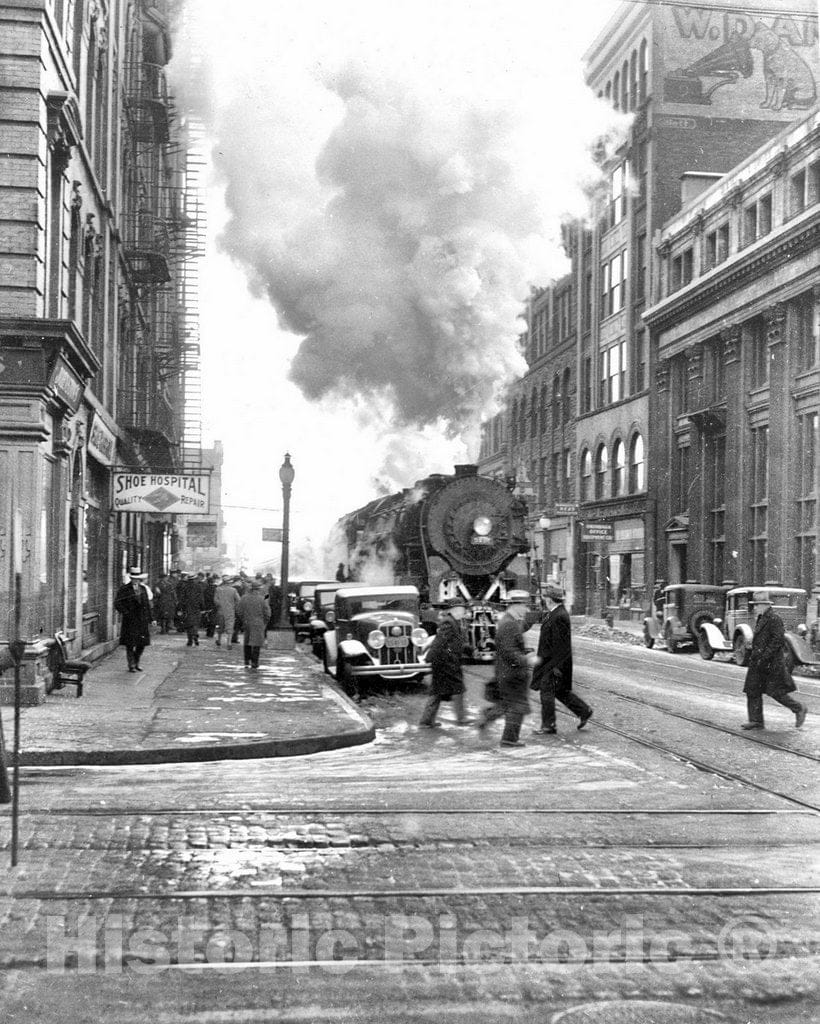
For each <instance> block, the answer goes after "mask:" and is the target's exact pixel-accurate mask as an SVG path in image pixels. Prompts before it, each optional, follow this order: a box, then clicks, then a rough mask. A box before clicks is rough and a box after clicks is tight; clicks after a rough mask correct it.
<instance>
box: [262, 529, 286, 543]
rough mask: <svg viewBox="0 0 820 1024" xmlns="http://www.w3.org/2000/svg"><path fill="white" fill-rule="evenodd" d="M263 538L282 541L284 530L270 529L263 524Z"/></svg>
mask: <svg viewBox="0 0 820 1024" xmlns="http://www.w3.org/2000/svg"><path fill="white" fill-rule="evenodd" d="M262 540H273V541H280V542H281V540H282V531H281V530H279V529H268V528H266V527H264V526H263V527H262Z"/></svg>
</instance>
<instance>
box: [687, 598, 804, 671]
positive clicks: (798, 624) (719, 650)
mask: <svg viewBox="0 0 820 1024" xmlns="http://www.w3.org/2000/svg"><path fill="white" fill-rule="evenodd" d="M762 601H771V602H772V606H773V608H774V610H775V611H776V612H777V614H778V615H779V616H780V618H781V619H782V620H783V625H784V626H785V627H786V660H787V661H788V663H789V669H790V670H791V669H793V668H794V667H795V666H796V665H820V661H818V660H817V658H816V656H815V654H814V652H813V651H812V648H811V645H810V643H809V640H808V629H807V627H806V617H807V611H808V602H809V598H808V594H807V593H806V591H805V590H801V589H800V588H798V587H780V586H777V585H775V584H769V583H767V584H764V585H763V586H762V587H734V588H733V589H732V590H730V591H729V593H728V594H727V595H726V611H725V614H724V616H723V618H722V619H715V620H714V621H713V622H704V623H702V625H701V627H700V630H699V631H698V649H699V650H700V656H701V657H702V658H704V659H705V660H706V661H710V660H711V659H712V658H714V656H715V654H731V655H732V657H733V659H734V661H735V663H736V664H737V665H748V663H749V653H750V651H751V649H752V636H753V634H754V628H755V622H756V621H757V617H758V615H759V614H760V613H761V611H762V608H761V607H760V603H761V602H762Z"/></svg>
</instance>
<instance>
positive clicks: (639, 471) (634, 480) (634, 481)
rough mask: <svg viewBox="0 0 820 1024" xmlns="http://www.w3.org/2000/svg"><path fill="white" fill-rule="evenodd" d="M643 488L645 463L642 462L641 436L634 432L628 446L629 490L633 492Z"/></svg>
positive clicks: (644, 486)
mask: <svg viewBox="0 0 820 1024" xmlns="http://www.w3.org/2000/svg"><path fill="white" fill-rule="evenodd" d="M645 489H646V465H645V463H644V453H643V438H642V437H641V435H640V434H636V435H635V436H634V437H633V438H632V444H631V445H630V446H629V491H630V493H632V494H634V493H635V491H643V490H645Z"/></svg>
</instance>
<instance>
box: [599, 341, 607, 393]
mask: <svg viewBox="0 0 820 1024" xmlns="http://www.w3.org/2000/svg"><path fill="white" fill-rule="evenodd" d="M600 387H601V392H600V395H599V397H598V404H599V405H609V350H607V351H606V352H602V353H601V380H600Z"/></svg>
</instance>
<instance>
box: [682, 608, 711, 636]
mask: <svg viewBox="0 0 820 1024" xmlns="http://www.w3.org/2000/svg"><path fill="white" fill-rule="evenodd" d="M704 622H714V616H713V615H712V613H711V612H693V613H692V614H691V615H690V616H689V622H688V628H689V632H690V633H691V634H692V636H695V637H696V636H697V635H698V633H700V627H701V626H702V625H703V623H704Z"/></svg>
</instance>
